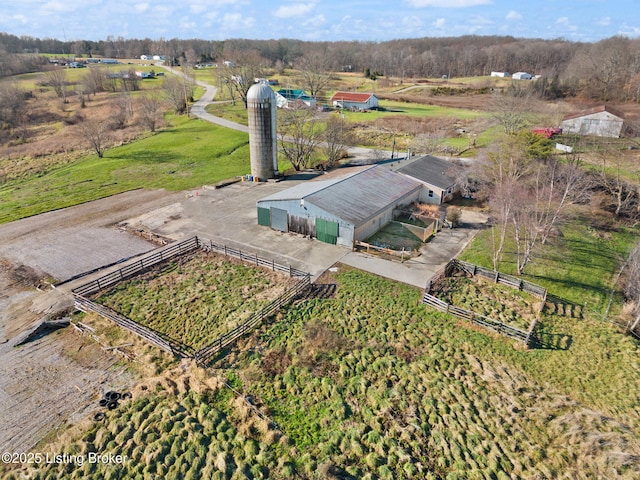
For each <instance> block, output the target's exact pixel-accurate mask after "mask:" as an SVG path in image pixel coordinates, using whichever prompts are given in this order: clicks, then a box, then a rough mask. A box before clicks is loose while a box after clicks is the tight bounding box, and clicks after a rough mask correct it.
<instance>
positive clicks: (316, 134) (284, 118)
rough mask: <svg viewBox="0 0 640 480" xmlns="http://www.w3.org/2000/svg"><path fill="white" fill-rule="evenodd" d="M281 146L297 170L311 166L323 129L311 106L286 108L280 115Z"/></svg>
mask: <svg viewBox="0 0 640 480" xmlns="http://www.w3.org/2000/svg"><path fill="white" fill-rule="evenodd" d="M278 119H279V122H278V123H279V128H278V131H279V132H280V142H279V144H280V148H281V149H282V152H283V153H284V155H285V157H287V159H288V160H289V161H290V162H291V165H292V166H293V168H294V169H295V170H297V171H300V170H303V169H305V168H309V167H310V166H311V156H312V155H313V152H314V151H315V149H316V147H317V146H318V144H319V142H320V135H321V129H320V124H319V122H318V120H317V118H316V116H315V112H314V111H313V110H311V109H309V108H304V107H300V108H293V109H288V110H284V111H283V112H282V114H280V115H279V117H278Z"/></svg>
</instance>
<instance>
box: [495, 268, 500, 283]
mask: <svg viewBox="0 0 640 480" xmlns="http://www.w3.org/2000/svg"><path fill="white" fill-rule="evenodd" d="M499 279H500V272H499V271H497V270H496V278H495V279H494V282H495V283H498V280H499Z"/></svg>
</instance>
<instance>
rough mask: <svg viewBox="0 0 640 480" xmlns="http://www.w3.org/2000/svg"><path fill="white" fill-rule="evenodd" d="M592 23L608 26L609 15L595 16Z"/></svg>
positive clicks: (609, 22)
mask: <svg viewBox="0 0 640 480" xmlns="http://www.w3.org/2000/svg"><path fill="white" fill-rule="evenodd" d="M593 23H595V24H596V25H599V26H601V27H608V26H609V25H611V17H600V18H596V19H595V21H594V22H593Z"/></svg>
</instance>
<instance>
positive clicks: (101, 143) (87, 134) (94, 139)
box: [79, 119, 112, 158]
mask: <svg viewBox="0 0 640 480" xmlns="http://www.w3.org/2000/svg"><path fill="white" fill-rule="evenodd" d="M79 128H80V133H81V134H82V136H83V137H84V139H85V140H86V141H87V143H88V144H89V146H90V147H91V149H92V150H93V151H94V152H95V153H96V154H97V155H98V158H102V157H103V156H104V152H105V151H106V150H107V147H108V144H109V140H110V139H111V128H112V127H111V125H110V124H109V122H105V121H102V120H94V119H91V120H85V121H84V122H82V123H81V124H80V125H79Z"/></svg>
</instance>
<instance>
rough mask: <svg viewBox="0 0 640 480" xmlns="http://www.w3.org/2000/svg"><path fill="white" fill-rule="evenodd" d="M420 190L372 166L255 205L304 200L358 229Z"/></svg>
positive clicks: (298, 186)
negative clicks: (277, 201) (267, 202)
mask: <svg viewBox="0 0 640 480" xmlns="http://www.w3.org/2000/svg"><path fill="white" fill-rule="evenodd" d="M420 188H421V184H420V183H419V182H416V181H415V180H412V179H410V178H408V177H405V176H403V175H398V174H397V173H395V172H392V171H390V170H388V169H386V168H384V167H380V166H375V165H374V166H372V167H368V168H366V169H364V170H360V171H358V172H355V173H352V174H349V175H346V176H341V177H339V178H335V179H330V180H320V181H312V182H308V183H303V184H300V185H296V186H295V187H292V188H289V189H287V190H284V191H282V192H279V193H276V194H273V195H270V196H268V197H266V198H263V199H261V200H260V201H259V202H258V203H261V202H265V201H273V200H296V199H300V200H302V199H304V201H305V203H310V204H312V205H315V206H316V207H318V208H320V209H322V210H325V211H326V212H328V213H330V214H332V215H335V216H337V217H339V218H341V219H343V220H344V221H346V222H348V223H352V224H353V225H355V226H356V227H358V226H359V225H362V224H363V223H365V222H366V221H367V220H368V219H369V218H371V217H372V216H374V215H376V214H377V213H379V212H381V211H382V210H384V209H386V208H388V207H389V205H391V204H392V203H394V202H395V201H397V200H398V199H401V198H403V197H404V196H406V195H408V194H410V193H412V192H414V191H416V190H418V189H420Z"/></svg>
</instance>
